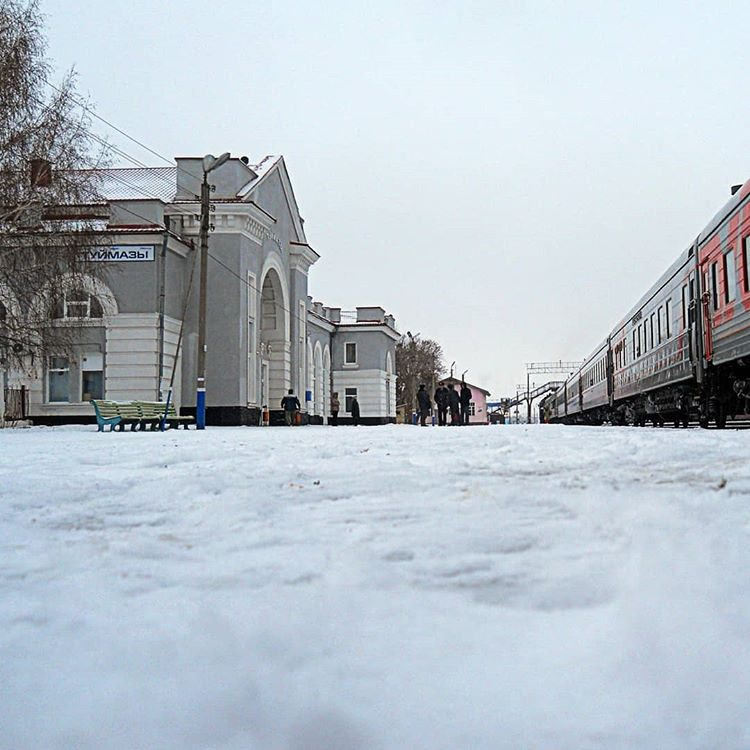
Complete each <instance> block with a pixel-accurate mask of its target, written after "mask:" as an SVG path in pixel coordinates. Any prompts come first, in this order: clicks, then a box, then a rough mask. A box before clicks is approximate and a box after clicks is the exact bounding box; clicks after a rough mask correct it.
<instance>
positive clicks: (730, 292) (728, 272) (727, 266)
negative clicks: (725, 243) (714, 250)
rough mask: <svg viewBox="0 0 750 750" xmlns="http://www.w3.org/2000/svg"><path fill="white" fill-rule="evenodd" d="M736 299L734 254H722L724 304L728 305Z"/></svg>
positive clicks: (730, 252)
mask: <svg viewBox="0 0 750 750" xmlns="http://www.w3.org/2000/svg"><path fill="white" fill-rule="evenodd" d="M736 298H737V269H736V267H735V264H734V252H732V251H731V250H730V251H729V252H728V253H724V302H725V303H726V304H729V303H730V302H734V300H735V299H736Z"/></svg>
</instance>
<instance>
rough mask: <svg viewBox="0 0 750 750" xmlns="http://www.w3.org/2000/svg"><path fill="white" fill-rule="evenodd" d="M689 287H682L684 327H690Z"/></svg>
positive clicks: (684, 285)
mask: <svg viewBox="0 0 750 750" xmlns="http://www.w3.org/2000/svg"><path fill="white" fill-rule="evenodd" d="M687 296H688V285H687V284H683V286H682V327H683V328H687V327H688V319H687V311H688V304H689V303H688V298H687Z"/></svg>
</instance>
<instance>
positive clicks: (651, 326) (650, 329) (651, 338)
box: [648, 313, 656, 349]
mask: <svg viewBox="0 0 750 750" xmlns="http://www.w3.org/2000/svg"><path fill="white" fill-rule="evenodd" d="M655 317H656V313H651V318H650V319H649V321H648V335H649V341H651V348H652V349H653V348H654V347H655V346H656V342H655V340H654V318H655Z"/></svg>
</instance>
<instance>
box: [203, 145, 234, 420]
mask: <svg viewBox="0 0 750 750" xmlns="http://www.w3.org/2000/svg"><path fill="white" fill-rule="evenodd" d="M227 159H229V153H228V152H227V153H224V154H222V155H221V156H219V157H215V156H212V155H211V154H207V155H206V156H204V157H203V182H202V183H201V227H200V239H201V249H200V253H201V282H200V288H199V291H198V380H197V386H196V390H195V426H196V428H197V429H199V430H205V429H206V294H207V290H208V284H207V281H208V279H207V277H208V230H209V213H210V210H211V206H210V202H209V197H210V195H211V186H210V185H209V184H208V173H209V172H212V171H213V170H214V169H216V168H217V167H220V166H221V165H222V164H224V162H225V161H227Z"/></svg>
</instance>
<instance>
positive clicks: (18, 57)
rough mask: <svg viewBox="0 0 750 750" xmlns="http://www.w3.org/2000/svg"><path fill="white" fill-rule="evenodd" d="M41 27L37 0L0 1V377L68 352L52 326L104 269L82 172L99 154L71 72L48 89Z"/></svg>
mask: <svg viewBox="0 0 750 750" xmlns="http://www.w3.org/2000/svg"><path fill="white" fill-rule="evenodd" d="M43 23H44V20H43V17H42V15H41V13H40V11H39V7H38V2H37V0H26V1H21V0H0V370H2V369H4V368H10V367H14V366H15V367H21V366H23V365H28V364H29V363H33V362H34V361H35V360H36V361H38V360H39V359H40V358H41V357H43V356H44V355H45V354H47V353H50V352H54V353H57V354H63V353H65V352H66V351H68V350H69V348H70V346H71V344H72V342H73V340H74V338H75V328H74V327H73V326H71V325H65V324H61V323H60V319H61V318H65V317H68V316H66V315H65V310H66V306H69V304H70V303H71V295H72V302H73V303H75V301H76V300H75V298H76V297H78V298H82V297H83V296H84V295H85V286H84V283H83V282H84V279H88V278H91V277H92V276H96V275H97V274H99V273H100V271H99V269H100V268H101V266H102V264H98V263H92V262H91V260H90V255H89V252H88V251H89V250H90V249H91V248H92V246H93V245H95V244H96V245H100V244H102V235H101V232H100V231H98V230H99V229H100V228H99V226H98V225H97V218H96V213H97V211H96V208H95V206H96V204H97V203H100V201H99V200H98V197H97V192H98V191H97V185H96V182H95V179H96V178H95V176H94V175H95V173H94V172H91V171H89V170H87V169H86V168H90V167H92V166H102V165H103V163H104V160H105V159H106V152H107V149H106V146H104V147H102V148H100V147H99V146H97V150H95V149H94V146H95V142H98V143H99V144H102V143H104V142H103V141H101V140H100V139H97V138H96V136H94V135H92V134H91V132H90V130H89V127H90V122H89V120H88V115H87V110H86V109H85V108H83V107H81V106H79V100H78V99H77V97H76V95H75V74H74V72H73V71H72V70H71V71H70V72H69V73H68V74H67V75H65V76H64V77H63V79H62V81H60V82H57V83H54V84H50V83H49V81H50V79H51V69H50V65H49V63H48V62H47V60H46V58H45V55H46V48H47V45H46V39H45V36H44V26H43ZM98 211H99V213H100V214H101V211H102V206H101V205H100V206H99V207H98ZM90 304H91V302H90V301H89V305H90ZM67 309H71V308H69V307H67ZM87 309H88V308H87ZM61 313H62V314H61Z"/></svg>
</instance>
